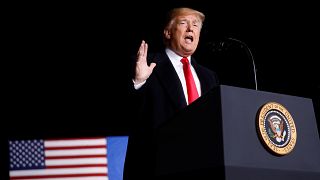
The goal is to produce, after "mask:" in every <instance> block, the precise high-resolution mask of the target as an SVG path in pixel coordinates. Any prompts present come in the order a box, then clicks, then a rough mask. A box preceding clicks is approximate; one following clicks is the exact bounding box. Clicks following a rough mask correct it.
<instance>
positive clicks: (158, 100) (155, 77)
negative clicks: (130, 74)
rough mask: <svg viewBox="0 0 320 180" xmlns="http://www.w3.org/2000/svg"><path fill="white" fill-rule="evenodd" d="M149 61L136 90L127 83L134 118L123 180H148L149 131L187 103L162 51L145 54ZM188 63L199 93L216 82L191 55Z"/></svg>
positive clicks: (204, 91)
mask: <svg viewBox="0 0 320 180" xmlns="http://www.w3.org/2000/svg"><path fill="white" fill-rule="evenodd" d="M151 62H155V63H156V64H157V65H156V67H155V68H154V71H153V73H152V74H151V76H150V77H149V78H148V79H147V82H146V83H145V84H144V85H143V86H142V87H141V88H140V89H139V90H135V89H134V88H133V84H131V85H130V87H131V88H132V89H131V91H132V94H134V98H133V102H134V103H135V104H134V105H133V106H134V108H137V109H136V110H134V112H136V113H134V114H133V116H136V117H137V118H135V119H134V120H133V122H132V126H135V128H134V131H133V132H132V134H130V135H129V144H128V151H127V157H126V163H125V174H124V177H125V179H126V180H127V179H130V180H131V179H135V178H136V179H152V177H150V176H152V171H153V169H152V167H153V161H152V159H153V152H154V151H153V150H154V149H153V148H154V145H155V144H154V143H155V142H154V139H153V133H154V132H155V130H156V129H157V128H159V127H160V126H162V125H163V124H165V123H168V122H169V121H171V120H172V119H174V117H175V115H176V114H178V112H179V111H181V110H182V109H183V108H185V107H186V106H187V103H186V99H185V96H184V93H183V89H182V85H181V82H180V79H179V77H178V75H177V73H176V71H175V69H174V67H173V65H172V63H171V62H170V59H169V57H168V56H167V55H166V53H165V52H161V53H157V54H152V55H149V57H148V63H151ZM191 63H192V66H193V67H194V69H195V71H196V73H197V75H198V77H199V80H200V85H201V94H202V95H204V94H205V93H207V92H208V91H209V90H210V89H212V88H214V87H216V86H218V85H219V82H218V78H217V76H216V74H215V72H213V71H211V70H209V69H207V68H205V67H203V66H201V65H199V64H197V63H196V61H195V59H194V58H192V60H191ZM139 169H140V170H139ZM141 171H143V172H141ZM146 172H149V174H148V173H146ZM142 175H146V176H149V177H145V178H144V177H142ZM128 176H129V177H130V178H128Z"/></svg>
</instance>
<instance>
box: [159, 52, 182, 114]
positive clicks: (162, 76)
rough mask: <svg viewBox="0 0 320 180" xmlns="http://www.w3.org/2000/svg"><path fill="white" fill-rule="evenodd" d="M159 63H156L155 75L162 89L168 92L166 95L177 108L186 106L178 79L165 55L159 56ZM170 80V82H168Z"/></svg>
mask: <svg viewBox="0 0 320 180" xmlns="http://www.w3.org/2000/svg"><path fill="white" fill-rule="evenodd" d="M159 56H160V57H158V59H160V60H161V61H158V62H157V66H158V67H157V68H156V69H158V70H157V71H156V72H157V75H158V77H159V80H160V81H161V83H162V84H163V86H164V88H165V89H166V90H167V91H168V95H169V96H170V99H171V100H172V102H173V103H174V104H175V105H176V106H177V107H178V108H179V109H182V108H183V107H186V106H187V103H186V99H185V96H184V93H183V89H182V85H181V82H180V79H179V77H178V75H177V73H176V71H175V69H174V67H173V65H172V63H171V62H170V59H169V58H168V56H167V55H166V54H165V53H162V54H159ZM168 79H170V81H168Z"/></svg>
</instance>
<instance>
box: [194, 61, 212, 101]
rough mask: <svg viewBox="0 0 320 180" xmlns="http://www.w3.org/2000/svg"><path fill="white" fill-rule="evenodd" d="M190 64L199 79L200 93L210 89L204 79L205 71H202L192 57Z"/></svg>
mask: <svg viewBox="0 0 320 180" xmlns="http://www.w3.org/2000/svg"><path fill="white" fill-rule="evenodd" d="M191 63H192V66H193V68H194V70H195V71H196V73H197V76H198V78H199V81H200V86H201V94H202V95H203V94H205V93H206V92H207V91H208V90H210V84H208V82H207V81H206V80H205V79H206V77H205V73H204V72H203V69H202V68H201V67H200V66H199V65H198V64H197V62H196V61H195V59H194V58H192V60H191Z"/></svg>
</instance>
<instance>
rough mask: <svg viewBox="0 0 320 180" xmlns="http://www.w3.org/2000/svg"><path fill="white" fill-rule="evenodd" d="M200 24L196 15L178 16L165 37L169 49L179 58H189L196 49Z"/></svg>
mask: <svg viewBox="0 0 320 180" xmlns="http://www.w3.org/2000/svg"><path fill="white" fill-rule="evenodd" d="M201 26H202V23H201V21H200V19H199V18H198V17H197V16H196V15H183V16H178V17H176V19H175V20H174V22H173V24H172V26H171V28H170V29H169V30H168V33H169V34H168V35H169V36H166V37H167V38H168V39H169V40H170V43H169V44H170V47H171V48H172V49H173V50H174V51H175V52H176V53H177V54H179V55H180V56H185V57H187V56H190V55H192V54H193V53H194V52H195V50H196V49H197V46H198V43H199V38H200V31H201Z"/></svg>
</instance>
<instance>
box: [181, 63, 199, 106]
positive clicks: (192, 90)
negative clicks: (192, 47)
mask: <svg viewBox="0 0 320 180" xmlns="http://www.w3.org/2000/svg"><path fill="white" fill-rule="evenodd" d="M181 62H182V64H183V73H184V78H185V79H186V84H187V92H188V102H189V104H190V103H192V102H193V101H194V100H196V99H197V98H198V97H199V94H198V91H197V87H196V83H195V82H194V79H193V76H192V73H191V68H190V63H189V60H188V58H186V57H184V58H182V59H181Z"/></svg>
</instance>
